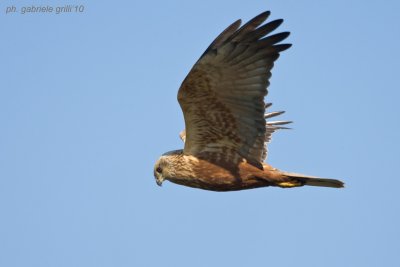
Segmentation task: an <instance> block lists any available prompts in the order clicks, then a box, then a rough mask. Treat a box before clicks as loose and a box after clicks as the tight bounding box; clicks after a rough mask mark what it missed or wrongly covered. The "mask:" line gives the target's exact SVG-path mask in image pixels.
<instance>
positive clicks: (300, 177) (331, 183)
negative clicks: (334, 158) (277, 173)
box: [282, 172, 344, 188]
mask: <svg viewBox="0 0 400 267" xmlns="http://www.w3.org/2000/svg"><path fill="white" fill-rule="evenodd" d="M282 174H284V175H286V176H288V177H290V178H292V179H295V180H297V181H299V182H300V183H301V184H302V185H310V186H323V187H333V188H342V187H344V183H343V182H342V181H340V180H336V179H328V178H320V177H314V176H309V175H304V174H299V173H292V172H282Z"/></svg>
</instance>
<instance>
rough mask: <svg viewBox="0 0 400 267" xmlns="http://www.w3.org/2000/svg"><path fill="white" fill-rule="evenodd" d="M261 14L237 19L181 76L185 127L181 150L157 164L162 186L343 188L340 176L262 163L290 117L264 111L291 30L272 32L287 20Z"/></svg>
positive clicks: (155, 172)
mask: <svg viewBox="0 0 400 267" xmlns="http://www.w3.org/2000/svg"><path fill="white" fill-rule="evenodd" d="M269 14H270V13H269V12H264V13H262V14H260V15H258V16H257V17H255V18H254V19H252V20H250V21H249V22H248V23H246V24H245V25H244V26H242V27H240V28H239V26H240V20H238V21H236V22H234V23H233V24H232V25H230V26H229V27H228V28H227V29H226V30H225V31H223V32H222V33H221V34H220V35H219V36H218V37H217V38H216V39H215V40H214V41H213V42H212V43H211V45H210V46H209V47H208V48H207V50H206V51H205V52H204V54H203V55H202V56H201V57H200V59H199V60H198V61H197V63H196V64H195V65H194V66H193V68H192V70H191V71H190V73H189V74H188V76H187V77H186V78H185V80H184V81H183V83H182V85H181V87H180V89H179V92H178V101H179V103H180V105H181V108H182V111H183V114H184V118H185V125H186V130H185V131H183V132H181V134H180V136H181V139H182V140H183V141H184V142H185V147H184V149H183V150H175V151H171V152H168V153H166V154H164V155H163V156H161V158H160V159H159V160H158V161H157V162H156V165H155V167H154V176H155V178H156V181H157V184H159V185H161V184H162V182H163V181H164V180H169V181H171V182H173V183H176V184H180V185H185V186H190V187H194V188H200V189H206V190H212V191H235V190H243V189H251V188H257V187H266V186H279V187H283V188H288V187H298V186H303V185H313V186H325V187H336V188H338V187H343V183H342V182H341V181H339V180H334V179H324V178H318V177H312V176H306V175H301V174H296V173H288V172H283V171H280V170H278V169H276V168H273V167H272V166H270V165H268V164H266V163H264V162H263V161H264V160H265V158H266V156H267V148H266V144H267V143H268V142H269V141H270V139H271V135H272V133H273V132H275V131H276V130H279V129H285V127H283V126H282V125H284V124H287V123H290V122H288V121H266V119H269V118H272V117H275V116H278V115H280V114H282V113H283V112H269V113H265V112H266V109H267V108H268V107H270V106H271V104H269V103H268V104H265V103H264V97H265V95H266V94H267V86H268V85H269V82H268V79H269V77H270V76H271V72H270V70H271V69H272V67H273V64H274V62H275V60H276V59H277V58H278V57H279V52H281V51H283V50H286V49H288V48H289V47H290V45H289V44H278V43H279V42H281V41H282V40H284V39H285V38H286V37H287V36H288V35H289V33H288V32H283V33H278V34H275V35H269V36H266V35H268V34H269V33H271V32H272V31H273V30H275V29H276V28H277V27H278V26H279V25H280V24H281V23H282V20H275V21H271V22H269V23H267V24H264V25H262V26H260V25H261V24H262V23H263V22H264V21H265V20H266V19H267V17H268V16H269Z"/></svg>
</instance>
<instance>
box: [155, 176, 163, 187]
mask: <svg viewBox="0 0 400 267" xmlns="http://www.w3.org/2000/svg"><path fill="white" fill-rule="evenodd" d="M163 182H164V181H163V180H162V179H160V178H158V177H157V179H156V183H157V185H158V186H162V183H163Z"/></svg>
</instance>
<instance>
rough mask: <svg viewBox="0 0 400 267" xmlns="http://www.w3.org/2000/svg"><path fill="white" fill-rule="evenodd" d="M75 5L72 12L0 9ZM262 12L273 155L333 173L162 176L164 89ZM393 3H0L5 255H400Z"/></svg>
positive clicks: (172, 138) (172, 105)
mask: <svg viewBox="0 0 400 267" xmlns="http://www.w3.org/2000/svg"><path fill="white" fill-rule="evenodd" d="M32 3H34V4H36V5H40V4H41V5H51V6H58V5H62V4H78V5H80V4H82V5H84V7H85V9H84V12H83V13H80V14H75V13H74V14H72V13H69V14H66V13H65V14H58V15H56V14H24V15H22V14H18V13H13V14H5V10H6V7H8V6H11V5H15V6H16V8H17V10H18V9H20V8H21V7H23V6H30V5H32ZM265 10H271V11H272V16H271V17H272V18H273V19H277V18H284V19H285V22H284V24H283V25H282V27H281V28H280V30H282V31H286V30H289V31H291V32H292V35H291V36H290V37H289V39H288V40H289V42H291V43H293V47H292V48H291V49H289V50H288V51H286V52H284V53H283V54H282V56H281V58H280V59H279V60H278V62H277V64H276V66H275V68H274V70H273V77H272V80H271V86H270V94H269V95H268V101H272V102H274V107H275V109H277V110H281V109H283V110H286V111H287V113H286V114H285V115H284V116H283V119H289V120H293V121H294V122H295V123H294V124H293V127H294V129H293V130H290V131H284V132H279V133H276V134H275V135H274V140H273V142H272V144H271V145H270V149H269V151H270V155H269V158H268V162H269V163H270V164H272V165H274V166H275V167H278V168H280V169H283V170H288V171H295V172H300V173H305V174H311V175H318V176H323V177H332V178H341V179H343V180H344V181H345V182H346V186H347V187H346V188H345V189H343V190H336V189H328V188H316V187H308V188H306V187H303V188H296V189H290V190H289V189H286V190H284V189H279V188H263V189H256V190H249V191H241V192H233V193H215V192H208V191H202V190H196V189H191V188H186V187H181V186H178V185H175V184H171V183H167V182H166V183H165V184H164V186H163V187H161V188H160V187H158V186H157V185H156V183H155V181H154V178H153V164H154V162H155V160H156V159H157V158H158V156H159V155H160V154H162V153H164V152H165V151H168V150H173V149H179V148H181V147H182V143H181V141H180V140H179V138H178V133H179V131H180V130H182V129H183V127H184V123H183V119H182V114H181V111H180V107H179V105H178V103H177V101H176V93H177V90H178V87H179V85H180V83H181V82H182V80H183V78H184V77H185V75H186V74H187V72H188V71H189V69H190V68H191V66H192V65H193V63H194V62H195V61H196V60H197V58H198V57H199V56H200V55H201V53H202V52H203V51H204V49H205V48H206V47H207V46H208V44H209V43H210V42H211V41H212V40H213V38H214V37H215V36H216V35H217V34H219V33H220V31H221V30H223V29H224V28H225V27H226V26H227V25H229V24H230V23H231V22H233V21H234V20H236V19H238V18H242V19H243V20H248V19H250V18H252V17H253V16H255V15H257V14H259V13H261V12H262V11H265ZM399 10H400V3H399V1H395V0H387V1H361V0H354V1H345V0H338V1H310V0H308V1H295V0H291V1H281V0H279V1H278V0H276V1H275V0H274V1H235V0H223V1H222V0H221V1H211V0H208V1H114V2H111V1H76V0H72V1H50V0H49V1H22V0H18V1H16V0H15V1H12V0H3V1H1V2H0V33H1V41H0V53H1V54H0V58H1V63H0V73H1V83H0V84H1V85H0V124H1V126H0V127H1V128H0V266H5V267H13V266H18V267H19V266H21V267H27V266H29V267H36V266H38V267H55V266H57V267H64V266H65V267H71V266H74V267H80V266H82V267H88V266H96V267H102V266H118V267H119V266H185V267H186V266H191V267H203V266H207V267H208V266H231V267H236V266H274V267H286V266H307V267H312V266H318V267H320V266H324V267H331V266H332V267H333V266H335V267H336V266H350V267H352V266H363V267H369V266H371V267H372V266H400V260H399V258H398V252H399V249H400V227H399V225H400V194H399V188H400V177H399V172H398V171H397V170H398V167H399V165H400V156H399V149H400V147H399V141H398V138H399V136H400V125H399V124H400V123H399V121H400V120H399V115H400V108H399V99H400V93H399V90H400V81H399V70H400V57H399V55H400V54H399V47H400V30H399V26H400V16H399V12H398V11H399Z"/></svg>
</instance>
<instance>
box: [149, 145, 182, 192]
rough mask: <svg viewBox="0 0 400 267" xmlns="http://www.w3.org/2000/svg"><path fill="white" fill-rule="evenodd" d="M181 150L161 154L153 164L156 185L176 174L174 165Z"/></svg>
mask: <svg viewBox="0 0 400 267" xmlns="http://www.w3.org/2000/svg"><path fill="white" fill-rule="evenodd" d="M181 154H182V150H174V151H170V152H167V153H165V154H163V155H162V156H161V157H160V158H159V159H158V160H157V162H156V164H155V165H154V178H155V179H156V183H157V185H159V186H161V185H162V183H163V182H164V181H165V180H169V179H171V178H174V177H175V176H176V173H175V172H176V166H177V164H179V162H178V161H179V156H180V155H181Z"/></svg>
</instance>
